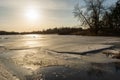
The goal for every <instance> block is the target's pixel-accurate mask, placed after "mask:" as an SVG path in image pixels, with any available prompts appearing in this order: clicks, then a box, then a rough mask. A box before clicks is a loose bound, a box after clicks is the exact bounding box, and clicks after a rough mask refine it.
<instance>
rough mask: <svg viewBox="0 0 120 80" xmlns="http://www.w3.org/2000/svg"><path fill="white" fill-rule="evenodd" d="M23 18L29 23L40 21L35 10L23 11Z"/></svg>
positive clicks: (38, 14)
mask: <svg viewBox="0 0 120 80" xmlns="http://www.w3.org/2000/svg"><path fill="white" fill-rule="evenodd" d="M25 18H26V19H27V20H29V21H36V20H38V19H40V13H39V12H38V11H37V10H35V9H32V8H30V9H27V10H26V11H25Z"/></svg>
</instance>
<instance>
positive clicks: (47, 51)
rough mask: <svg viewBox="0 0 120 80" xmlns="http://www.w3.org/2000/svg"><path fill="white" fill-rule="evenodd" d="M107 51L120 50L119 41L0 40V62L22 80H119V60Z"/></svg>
mask: <svg viewBox="0 0 120 80" xmlns="http://www.w3.org/2000/svg"><path fill="white" fill-rule="evenodd" d="M108 49H116V50H120V38H117V37H95V36H93V37H90V36H74V35H72V36H71V35H65V36H64V35H35V34H34V35H2V36H0V60H1V62H2V63H3V64H4V65H5V66H6V67H7V68H8V70H11V73H12V74H13V75H15V76H17V77H18V78H19V79H20V80H38V78H39V80H115V79H116V80H118V79H119V76H120V73H119V69H120V63H119V60H118V59H112V58H111V57H106V55H104V54H102V51H103V50H108ZM113 77H114V79H113ZM16 80H17V79H16Z"/></svg>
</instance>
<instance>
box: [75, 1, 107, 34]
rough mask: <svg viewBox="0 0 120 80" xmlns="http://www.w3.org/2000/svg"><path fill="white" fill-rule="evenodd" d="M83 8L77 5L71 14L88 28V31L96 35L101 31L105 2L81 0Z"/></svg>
mask: <svg viewBox="0 0 120 80" xmlns="http://www.w3.org/2000/svg"><path fill="white" fill-rule="evenodd" d="M83 1H84V3H85V6H84V7H82V6H80V5H79V3H78V4H77V5H76V6H75V8H74V10H73V13H74V16H75V17H77V18H78V19H79V20H80V22H81V23H82V24H83V25H84V26H89V28H90V31H91V32H94V33H95V34H98V32H99V30H100V29H101V26H100V24H101V19H102V16H103V12H104V11H105V10H104V6H103V3H104V1H105V0H83Z"/></svg>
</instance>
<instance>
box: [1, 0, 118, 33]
mask: <svg viewBox="0 0 120 80" xmlns="http://www.w3.org/2000/svg"><path fill="white" fill-rule="evenodd" d="M81 1H82V0H79V2H80V3H81V4H82V3H83V2H81ZM115 1H116V0H108V2H107V3H106V4H109V5H110V4H113V3H114V2H115ZM77 2H78V0H0V30H5V31H19V32H23V31H33V30H42V29H47V28H54V27H61V26H76V25H78V24H79V22H78V21H77V19H75V18H74V15H73V13H72V11H73V9H74V5H75V4H76V3H77Z"/></svg>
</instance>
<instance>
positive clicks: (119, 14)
mask: <svg viewBox="0 0 120 80" xmlns="http://www.w3.org/2000/svg"><path fill="white" fill-rule="evenodd" d="M111 16H112V23H113V27H114V29H115V30H119V31H120V0H118V1H117V2H116V6H115V8H114V9H113V11H112V14H111Z"/></svg>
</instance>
